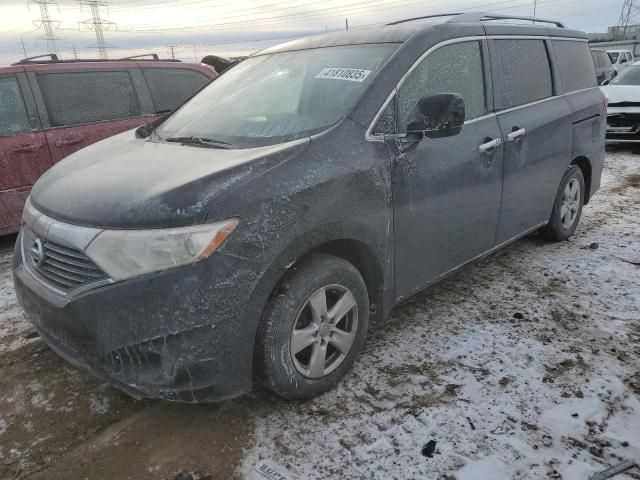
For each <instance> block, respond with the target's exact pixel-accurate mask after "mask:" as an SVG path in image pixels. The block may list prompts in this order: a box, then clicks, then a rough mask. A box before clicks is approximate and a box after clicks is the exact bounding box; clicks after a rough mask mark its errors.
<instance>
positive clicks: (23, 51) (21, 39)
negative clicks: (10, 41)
mask: <svg viewBox="0 0 640 480" xmlns="http://www.w3.org/2000/svg"><path fill="white" fill-rule="evenodd" d="M20 43H21V44H22V53H24V58H27V57H28V56H29V55H27V47H25V46H24V38H22V37H20Z"/></svg>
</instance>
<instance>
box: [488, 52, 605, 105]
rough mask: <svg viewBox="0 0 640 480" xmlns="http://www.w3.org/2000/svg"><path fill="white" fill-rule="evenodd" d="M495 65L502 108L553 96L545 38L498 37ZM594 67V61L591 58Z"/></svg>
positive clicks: (498, 98) (498, 101)
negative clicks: (497, 71) (513, 38)
mask: <svg viewBox="0 0 640 480" xmlns="http://www.w3.org/2000/svg"><path fill="white" fill-rule="evenodd" d="M492 45H493V49H494V55H493V58H494V62H493V63H494V64H496V63H497V65H498V70H499V71H500V74H499V77H498V78H497V79H496V80H497V81H498V82H499V84H500V95H498V97H497V98H496V101H497V103H498V108H499V109H505V108H511V107H517V106H519V105H524V104H525V103H531V102H535V101H537V100H542V99H544V98H548V97H551V96H552V95H553V82H552V80H551V66H550V65H549V55H548V53H547V47H546V45H545V42H544V40H495V41H494V42H493V43H492ZM589 63H590V64H591V68H592V69H593V61H592V60H591V59H589Z"/></svg>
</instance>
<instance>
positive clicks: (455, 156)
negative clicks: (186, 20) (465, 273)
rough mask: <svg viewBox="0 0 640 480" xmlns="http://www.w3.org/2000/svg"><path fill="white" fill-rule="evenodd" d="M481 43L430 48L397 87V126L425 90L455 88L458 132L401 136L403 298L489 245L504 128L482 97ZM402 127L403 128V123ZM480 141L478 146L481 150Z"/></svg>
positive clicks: (397, 224)
mask: <svg viewBox="0 0 640 480" xmlns="http://www.w3.org/2000/svg"><path fill="white" fill-rule="evenodd" d="M482 51H483V49H482V48H481V42H476V41H474V42H464V43H458V44H452V45H448V46H444V47H442V48H439V49H438V50H435V51H434V52H432V53H431V54H429V55H428V56H427V57H425V59H424V60H423V61H422V63H421V64H420V65H419V66H418V67H417V68H415V69H414V70H413V72H412V73H411V74H410V75H409V76H408V77H407V79H406V81H405V82H404V83H403V85H402V86H401V87H400V88H399V91H398V124H399V129H400V132H401V133H402V132H403V131H406V128H405V127H406V121H407V118H408V117H409V115H410V111H411V108H412V107H413V106H415V105H416V104H417V102H418V100H419V99H420V98H421V97H423V96H426V95H432V94H436V93H444V92H447V93H457V94H459V95H461V96H462V97H463V98H464V100H465V108H466V118H467V122H466V124H465V126H464V128H463V129H462V132H461V133H460V134H459V135H456V136H452V137H447V138H425V139H424V140H422V141H420V142H418V143H417V144H415V145H413V146H411V147H410V148H406V147H407V142H408V140H406V139H405V140H401V141H400V143H401V144H403V145H401V146H400V148H399V151H400V150H401V149H402V148H404V150H405V152H404V153H401V154H399V155H398V158H397V161H396V163H395V167H394V173H393V194H394V230H395V252H396V253H395V256H396V264H395V274H396V295H397V296H398V297H399V298H403V297H406V296H408V295H410V294H412V293H414V292H415V291H417V290H419V289H421V288H423V287H424V286H426V285H427V284H429V283H431V282H433V281H435V280H436V279H437V278H438V277H440V276H442V275H443V274H445V273H447V272H448V271H450V270H451V269H453V268H456V267H458V266H460V265H461V264H463V263H465V262H467V261H469V260H471V259H472V258H474V257H475V256H477V255H479V254H482V253H484V252H486V251H487V250H490V249H491V248H492V247H493V242H494V235H495V229H496V224H497V220H498V209H499V205H500V192H501V189H502V147H501V136H502V135H501V132H500V129H499V127H498V122H497V120H496V118H495V116H494V115H486V113H487V110H488V108H487V106H486V105H487V103H488V102H487V99H486V93H487V92H486V88H485V75H484V73H483V72H484V68H483V55H482ZM403 125H404V126H403ZM481 147H482V150H484V151H482V150H481Z"/></svg>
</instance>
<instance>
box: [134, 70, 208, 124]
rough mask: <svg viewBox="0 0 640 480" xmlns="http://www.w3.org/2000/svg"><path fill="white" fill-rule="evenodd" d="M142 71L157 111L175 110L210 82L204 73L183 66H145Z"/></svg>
mask: <svg viewBox="0 0 640 480" xmlns="http://www.w3.org/2000/svg"><path fill="white" fill-rule="evenodd" d="M142 72H143V74H144V78H145V79H146V80H147V85H149V90H150V91H151V98H152V99H153V103H154V105H155V107H156V113H164V112H171V111H173V110H175V109H176V108H178V107H179V106H180V105H182V104H183V103H184V102H185V101H186V100H187V99H188V98H189V97H191V95H193V94H194V93H195V92H196V91H198V90H199V89H200V88H201V87H202V86H203V85H205V84H206V83H207V82H209V78H208V77H206V76H205V75H204V74H202V73H199V72H194V71H192V70H185V69H181V68H145V69H143V70H142Z"/></svg>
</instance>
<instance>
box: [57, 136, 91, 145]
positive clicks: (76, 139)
mask: <svg viewBox="0 0 640 480" xmlns="http://www.w3.org/2000/svg"><path fill="white" fill-rule="evenodd" d="M83 140H84V137H83V136H82V135H69V136H66V137H64V138H61V139H58V140H56V141H55V146H56V147H66V146H69V145H77V144H78V143H81V142H82V141H83Z"/></svg>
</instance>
